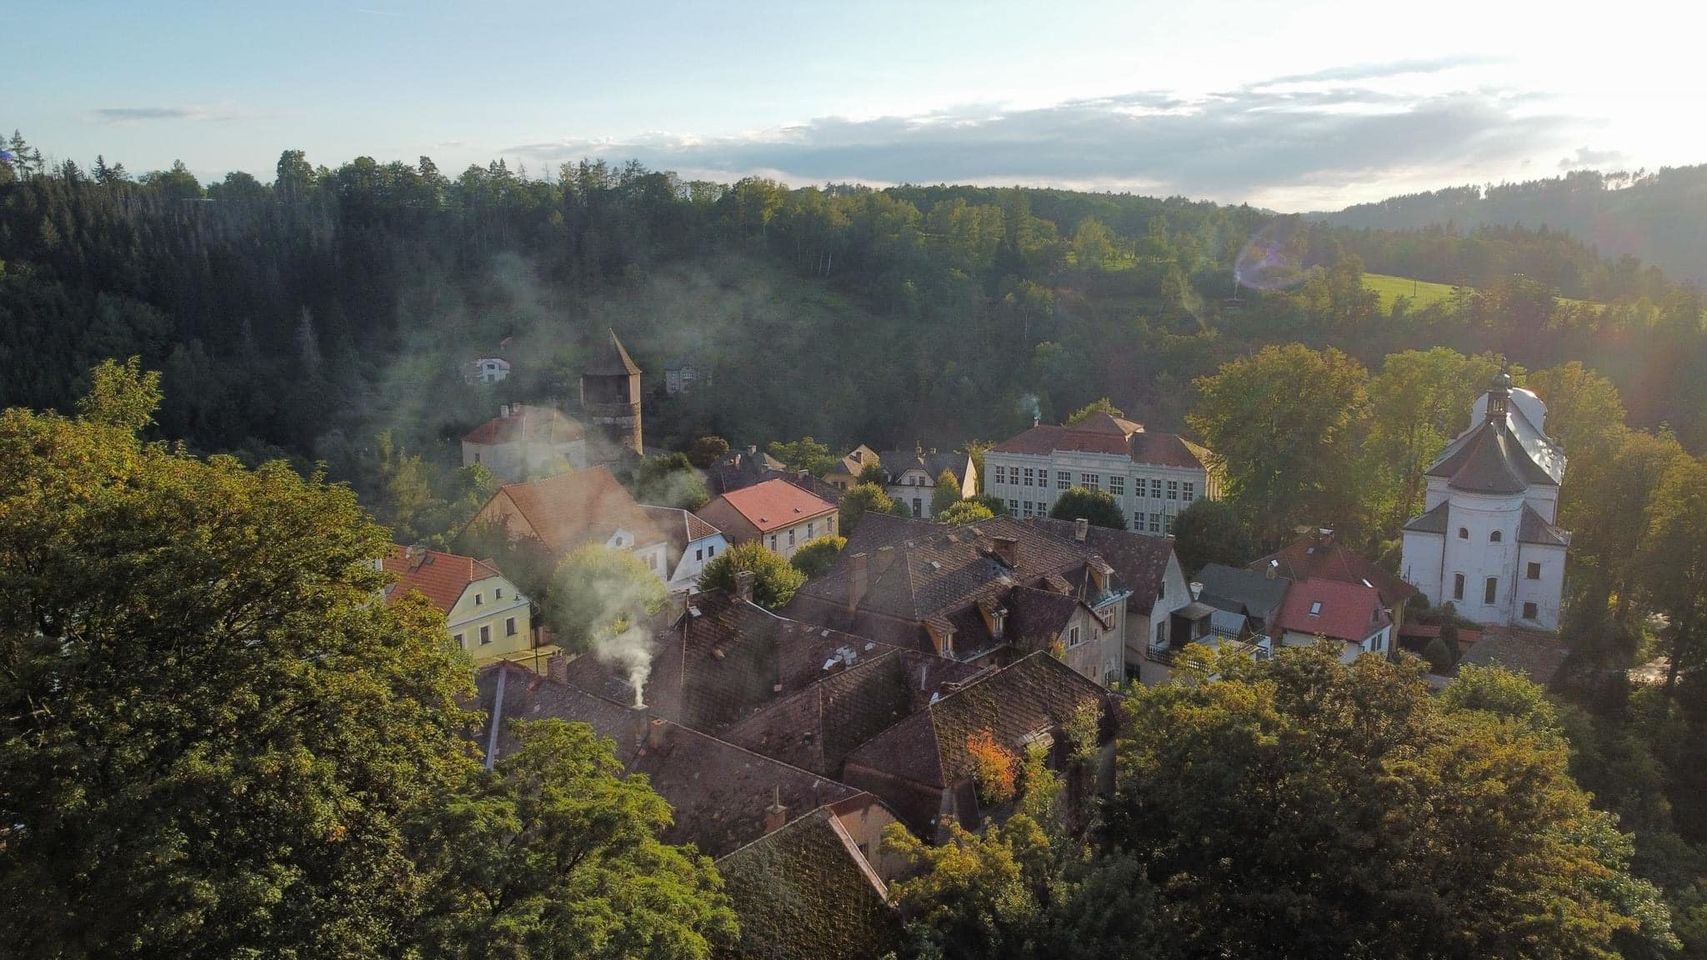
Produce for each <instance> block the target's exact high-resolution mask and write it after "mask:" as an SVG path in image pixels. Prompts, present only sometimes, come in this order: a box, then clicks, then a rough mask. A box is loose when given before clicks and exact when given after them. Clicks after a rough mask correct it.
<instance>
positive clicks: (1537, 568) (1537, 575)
mask: <svg viewBox="0 0 1707 960" xmlns="http://www.w3.org/2000/svg"><path fill="white" fill-rule="evenodd" d="M1527 573H1528V576H1529V579H1531V580H1539V579H1541V564H1539V563H1531V564H1530V565H1529V570H1528V571H1527Z"/></svg>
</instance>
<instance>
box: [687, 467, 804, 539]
mask: <svg viewBox="0 0 1707 960" xmlns="http://www.w3.org/2000/svg"><path fill="white" fill-rule="evenodd" d="M724 507H727V509H729V510H733V511H734V512H735V514H736V515H738V516H739V517H741V519H743V520H745V521H747V523H749V524H751V525H752V526H753V528H754V529H756V530H758V531H759V532H760V533H770V532H771V531H773V530H781V529H784V528H786V527H792V526H794V525H795V524H797V523H800V522H802V521H804V520H808V519H810V518H812V517H817V516H822V515H823V514H826V513H830V512H833V511H834V510H835V509H836V507H835V505H834V504H832V503H828V502H826V501H824V500H822V499H820V498H818V497H815V496H813V495H812V494H810V493H808V492H806V491H805V490H803V489H801V488H800V487H798V486H796V485H794V484H792V483H789V482H788V481H787V480H782V479H772V480H766V481H764V482H763V483H758V484H754V485H753V486H750V487H743V488H742V489H740V490H731V491H729V492H728V493H724V494H721V495H719V496H717V497H716V498H714V499H713V500H712V501H711V503H708V504H706V505H705V506H704V507H702V508H700V511H699V512H700V514H701V516H710V517H712V518H716V517H717V516H718V514H719V513H721V512H722V511H723V509H724Z"/></svg>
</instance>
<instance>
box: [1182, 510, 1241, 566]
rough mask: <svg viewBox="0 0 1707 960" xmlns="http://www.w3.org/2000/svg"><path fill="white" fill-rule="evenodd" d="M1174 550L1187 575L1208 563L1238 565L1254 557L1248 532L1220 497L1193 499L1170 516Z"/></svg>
mask: <svg viewBox="0 0 1707 960" xmlns="http://www.w3.org/2000/svg"><path fill="white" fill-rule="evenodd" d="M1174 553H1175V554H1176V555H1177V556H1178V557H1179V565H1180V568H1181V569H1182V570H1183V571H1184V572H1185V575H1186V576H1187V577H1195V576H1197V571H1199V570H1202V569H1203V567H1204V565H1206V564H1211V563H1220V564H1225V565H1227V566H1229V567H1242V566H1244V565H1245V564H1247V563H1250V562H1251V561H1252V560H1254V559H1256V556H1257V551H1256V546H1255V545H1254V544H1252V543H1251V534H1250V531H1249V530H1246V529H1245V525H1244V524H1243V523H1242V522H1240V520H1239V517H1238V514H1236V513H1234V512H1233V508H1232V507H1231V506H1229V505H1228V504H1226V503H1224V502H1222V501H1220V500H1207V499H1197V500H1193V501H1192V502H1191V504H1190V505H1189V506H1187V507H1186V508H1185V509H1184V510H1181V511H1180V514H1179V516H1178V517H1176V518H1174Z"/></svg>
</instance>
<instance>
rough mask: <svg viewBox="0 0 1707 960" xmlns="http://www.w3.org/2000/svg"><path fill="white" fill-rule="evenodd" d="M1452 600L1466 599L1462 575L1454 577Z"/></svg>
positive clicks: (1457, 574) (1458, 574)
mask: <svg viewBox="0 0 1707 960" xmlns="http://www.w3.org/2000/svg"><path fill="white" fill-rule="evenodd" d="M1452 599H1454V600H1462V599H1464V575H1463V574H1462V573H1455V574H1453V575H1452Z"/></svg>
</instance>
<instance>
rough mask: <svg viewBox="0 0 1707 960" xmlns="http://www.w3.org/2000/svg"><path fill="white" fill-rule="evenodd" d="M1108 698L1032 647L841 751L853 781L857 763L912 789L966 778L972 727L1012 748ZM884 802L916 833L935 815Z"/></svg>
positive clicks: (911, 806) (920, 808) (919, 808)
mask: <svg viewBox="0 0 1707 960" xmlns="http://www.w3.org/2000/svg"><path fill="white" fill-rule="evenodd" d="M1109 703H1110V700H1109V695H1108V692H1107V691H1106V690H1104V689H1103V688H1102V687H1101V686H1099V685H1097V684H1096V683H1094V682H1092V681H1091V680H1089V679H1087V678H1085V677H1083V676H1081V675H1079V674H1078V673H1077V672H1076V671H1074V670H1073V668H1071V667H1069V666H1067V665H1066V664H1064V663H1062V662H1061V661H1059V660H1056V659H1055V658H1054V657H1052V656H1050V655H1049V654H1047V653H1041V652H1040V653H1033V654H1031V655H1029V656H1027V657H1024V658H1022V659H1020V660H1017V661H1015V662H1013V663H1011V664H1009V665H1008V666H1006V667H1003V668H1002V669H1000V670H995V671H992V672H988V673H985V674H983V675H981V676H980V677H978V678H977V679H975V680H973V681H972V682H971V683H968V684H966V685H965V686H964V687H962V688H961V689H959V690H958V691H955V692H953V693H949V694H947V695H945V696H943V697H941V698H939V699H937V700H936V702H935V703H932V704H929V705H928V706H926V707H925V708H924V709H923V710H920V711H919V712H917V713H914V714H913V715H912V716H909V717H908V718H906V719H905V720H902V721H901V722H900V723H897V724H896V725H894V726H893V727H890V728H889V729H887V730H885V731H883V732H882V733H881V734H878V735H877V736H876V737H873V738H872V739H871V740H870V741H868V742H867V743H865V745H863V746H861V747H860V748H859V749H857V750H855V751H853V752H852V753H851V754H849V755H848V758H847V772H848V776H849V778H850V779H853V777H854V771H853V769H852V768H853V767H854V766H855V765H858V766H860V767H863V768H865V769H867V770H873V771H877V772H879V773H881V774H884V775H886V776H888V777H895V778H900V779H902V780H906V781H911V782H912V783H913V784H916V785H918V786H920V787H925V788H930V789H935V790H944V789H949V788H952V787H954V786H955V785H956V784H959V783H963V782H967V781H970V780H971V779H972V777H973V771H974V769H975V763H974V761H973V758H972V754H971V751H970V750H968V748H967V739H968V738H969V737H970V736H972V735H973V734H974V733H977V732H980V731H986V730H987V731H989V733H990V735H991V737H992V738H993V739H994V740H995V742H997V743H999V744H1002V745H1003V746H1006V747H1008V748H1009V749H1012V750H1016V751H1017V750H1019V749H1020V748H1021V747H1022V746H1023V744H1024V742H1025V741H1026V740H1027V738H1029V737H1032V736H1035V735H1037V734H1040V733H1045V732H1050V731H1052V730H1054V729H1057V728H1059V727H1061V726H1064V725H1065V724H1066V723H1067V722H1068V721H1069V720H1071V719H1072V718H1073V716H1074V714H1075V713H1076V712H1077V711H1078V710H1079V709H1080V708H1081V707H1084V706H1085V705H1087V704H1089V705H1094V706H1096V707H1097V708H1098V709H1103V710H1106V709H1107V708H1108V705H1109ZM897 796H899V794H897ZM891 806H893V807H894V808H895V810H896V813H898V814H900V815H901V817H902V819H903V820H905V821H906V822H907V823H908V825H909V826H912V827H913V828H914V829H915V830H919V831H923V830H928V828H929V827H930V825H931V822H932V821H933V820H934V818H935V816H936V813H937V810H936V809H935V808H930V809H926V806H925V805H924V804H922V803H902V802H900V801H896V802H892V803H891ZM903 806H905V807H907V808H908V809H902V808H903Z"/></svg>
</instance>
